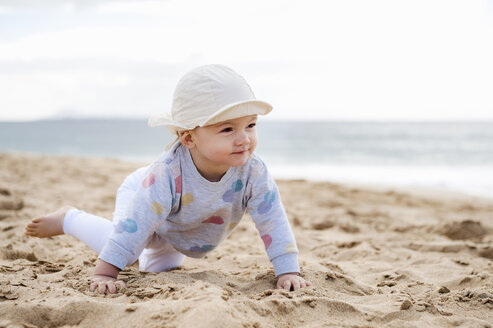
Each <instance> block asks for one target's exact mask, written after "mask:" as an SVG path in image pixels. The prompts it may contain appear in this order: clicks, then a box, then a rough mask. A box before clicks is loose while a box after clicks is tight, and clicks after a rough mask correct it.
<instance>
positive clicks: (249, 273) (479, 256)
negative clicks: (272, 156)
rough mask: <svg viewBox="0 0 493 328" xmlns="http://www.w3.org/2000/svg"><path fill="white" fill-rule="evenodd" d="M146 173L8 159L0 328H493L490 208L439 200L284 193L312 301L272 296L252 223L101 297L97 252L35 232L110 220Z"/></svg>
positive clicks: (296, 295)
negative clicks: (59, 222) (61, 217)
mask: <svg viewBox="0 0 493 328" xmlns="http://www.w3.org/2000/svg"><path fill="white" fill-rule="evenodd" d="M139 165H140V164H139V163H128V162H123V161H119V160H112V159H83V158H73V157H54V156H40V155H29V154H17V153H7V154H0V327H73V326H79V327H256V328H259V327H492V326H493V200H492V199H481V198H474V197H470V196H466V195H460V194H453V193H446V192H438V191H432V190H408V191H403V190H394V189H390V188H383V187H379V188H376V187H375V188H370V187H360V186H345V185H339V184H333V183H324V182H307V181H278V185H279V188H280V191H281V196H282V199H283V201H284V204H285V207H286V211H287V213H288V217H289V220H290V221H291V224H292V226H293V230H294V233H295V235H296V238H297V242H298V246H299V249H300V256H299V258H300V264H301V267H302V273H303V275H304V276H305V277H306V278H307V279H308V280H310V281H311V282H312V283H313V286H312V287H310V288H307V289H302V290H298V291H296V292H286V291H282V290H276V289H274V287H275V281H276V280H275V277H274V274H273V270H272V267H271V264H270V262H269V261H268V259H267V256H266V254H265V251H264V249H263V243H262V241H261V239H260V237H259V236H258V234H257V232H256V230H255V227H254V225H253V222H252V220H251V219H250V218H249V217H245V218H244V220H243V221H242V222H241V224H240V226H239V228H238V230H237V231H235V232H234V233H233V234H232V236H231V237H230V238H228V239H227V240H226V241H225V242H224V243H223V244H222V245H221V246H220V247H218V248H217V249H216V250H214V251H212V252H211V253H210V255H208V256H207V258H205V259H199V260H197V259H189V258H187V259H186V260H185V262H184V264H183V265H182V266H180V267H179V268H177V269H174V270H172V271H169V272H165V273H144V272H139V271H138V269H137V267H136V266H135V265H134V266H132V267H129V268H127V269H126V270H125V271H124V272H122V273H121V278H122V279H123V280H124V281H126V283H127V286H128V287H127V289H126V290H125V291H123V292H120V293H118V294H115V295H98V294H95V293H92V292H90V291H89V282H90V277H91V273H92V270H93V267H94V262H95V261H96V258H97V256H96V254H95V253H94V252H93V251H91V250H90V249H89V248H88V247H87V246H85V245H84V244H82V243H81V242H79V241H77V240H75V239H74V238H72V237H70V236H57V237H50V238H45V239H38V238H33V237H27V236H24V235H23V230H24V226H25V224H26V223H27V222H29V221H30V219H31V218H32V217H34V216H38V215H40V214H43V213H47V212H51V211H53V210H55V209H57V208H58V207H60V206H62V205H65V204H70V205H74V206H77V207H79V208H81V209H84V210H86V211H88V212H91V213H94V214H97V215H100V216H103V217H107V218H111V213H112V209H113V202H114V196H115V191H116V189H117V188H118V186H119V184H120V183H121V181H122V180H123V178H124V177H125V176H126V175H127V174H128V173H130V172H131V171H132V170H134V169H135V168H137V167H139Z"/></svg>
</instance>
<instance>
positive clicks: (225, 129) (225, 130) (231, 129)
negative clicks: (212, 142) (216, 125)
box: [220, 128, 233, 133]
mask: <svg viewBox="0 0 493 328" xmlns="http://www.w3.org/2000/svg"><path fill="white" fill-rule="evenodd" d="M231 131H233V128H224V129H222V130H221V131H220V132H221V133H223V132H231Z"/></svg>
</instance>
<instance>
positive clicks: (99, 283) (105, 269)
mask: <svg viewBox="0 0 493 328" xmlns="http://www.w3.org/2000/svg"><path fill="white" fill-rule="evenodd" d="M119 272H120V269H118V268H117V267H116V266H114V265H112V264H110V263H108V262H105V261H103V260H101V259H98V262H97V263H96V267H95V268H94V273H93V276H92V283H91V286H90V287H89V289H90V290H91V292H92V291H94V290H95V289H96V288H97V289H98V291H99V293H100V294H104V293H105V292H106V288H108V291H109V292H110V293H111V294H114V293H116V289H117V287H120V288H125V283H124V282H123V281H121V280H117V279H116V278H117V277H118V273H119Z"/></svg>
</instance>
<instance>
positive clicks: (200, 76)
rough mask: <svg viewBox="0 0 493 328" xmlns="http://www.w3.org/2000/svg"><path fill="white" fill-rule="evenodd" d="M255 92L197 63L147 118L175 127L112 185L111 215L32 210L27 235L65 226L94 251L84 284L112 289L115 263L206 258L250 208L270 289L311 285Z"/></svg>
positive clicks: (157, 266)
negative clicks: (168, 103)
mask: <svg viewBox="0 0 493 328" xmlns="http://www.w3.org/2000/svg"><path fill="white" fill-rule="evenodd" d="M271 110H272V106H271V105H269V104H268V103H266V102H264V101H260V100H257V99H256V98H255V96H254V94H253V92H252V90H251V89H250V87H249V85H248V84H247V82H246V81H245V79H244V78H243V77H241V76H240V75H238V74H237V73H236V72H234V71H233V70H231V69H230V68H228V67H225V66H222V65H207V66H202V67H198V68H196V69H194V70H192V71H190V72H189V73H187V74H186V75H185V76H184V77H182V79H181V80H180V81H179V82H178V85H177V86H176V89H175V93H174V96H173V104H172V110H171V115H168V114H165V115H162V116H158V117H154V118H151V119H150V120H149V125H150V126H159V125H165V126H166V127H167V128H168V130H169V131H170V132H171V133H172V134H174V135H175V139H174V140H173V142H172V143H170V144H169V145H168V146H167V149H166V151H165V152H164V153H162V154H161V155H160V156H159V157H158V159H157V160H156V161H155V162H154V163H153V164H152V165H150V166H148V167H144V168H141V169H138V170H137V171H135V172H134V173H132V174H131V175H129V176H128V177H127V178H126V179H125V181H124V182H123V184H122V185H121V186H120V188H119V189H118V193H117V196H116V204H115V212H114V216H113V222H110V221H108V220H106V219H104V218H101V217H98V216H95V215H92V214H88V213H86V212H83V211H81V210H79V209H76V208H73V207H69V206H66V207H62V208H60V209H59V210H57V211H55V212H53V213H50V214H47V215H44V216H41V217H38V218H34V219H33V220H32V222H30V223H29V224H27V226H26V229H25V234H26V235H29V236H35V237H49V236H55V235H60V234H69V235H72V236H74V237H76V238H78V239H79V240H81V241H83V242H84V243H86V244H87V245H88V246H89V247H91V248H92V249H94V250H95V251H96V252H97V253H98V254H99V258H98V262H97V263H96V267H95V269H94V274H93V280H92V283H91V285H90V290H91V291H94V290H96V289H97V290H98V291H99V292H100V293H102V294H103V293H105V292H106V291H108V292H109V293H115V292H116V290H117V288H124V287H125V284H124V283H123V281H121V280H117V277H118V273H119V272H120V270H123V269H125V267H126V266H128V265H131V264H132V263H134V262H135V261H136V260H137V259H138V260H139V269H140V270H141V271H149V272H163V271H166V270H169V269H171V268H175V267H177V266H179V265H180V264H181V263H182V262H183V259H184V257H185V255H186V256H190V257H193V258H201V257H204V256H205V255H206V254H207V253H208V252H210V251H212V250H213V249H215V248H216V247H217V246H218V245H219V244H220V243H221V242H222V241H223V240H224V239H226V238H227V237H228V236H229V235H230V234H231V233H232V232H233V231H234V230H235V228H236V227H237V226H238V223H239V222H240V220H241V218H242V217H243V215H244V214H245V211H246V210H248V213H249V214H250V215H251V217H252V218H253V220H254V222H255V225H256V227H257V229H258V231H259V234H260V236H261V239H262V240H263V242H264V245H265V249H266V251H267V254H268V256H269V259H270V260H271V262H272V264H273V266H274V271H275V275H276V277H277V288H283V289H286V290H292V289H293V290H297V289H299V288H304V287H307V286H310V285H311V284H310V282H309V281H306V280H305V279H303V278H302V277H301V276H300V270H299V265H298V258H297V254H298V249H297V247H296V242H295V238H294V235H293V232H292V230H291V227H290V225H289V222H288V219H287V217H286V213H285V211H284V208H283V205H282V203H281V199H280V196H279V191H278V189H277V186H276V184H275V182H274V180H273V178H272V177H271V176H270V174H269V172H268V170H267V167H266V166H265V164H264V163H263V162H262V160H261V159H260V158H259V157H257V156H256V155H255V154H253V152H254V150H255V148H256V146H257V132H256V128H255V126H256V121H257V115H265V114H268V113H269V112H270V111H271Z"/></svg>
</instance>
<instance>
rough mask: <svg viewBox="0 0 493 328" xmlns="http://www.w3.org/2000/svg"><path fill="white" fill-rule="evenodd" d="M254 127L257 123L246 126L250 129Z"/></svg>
mask: <svg viewBox="0 0 493 328" xmlns="http://www.w3.org/2000/svg"><path fill="white" fill-rule="evenodd" d="M256 125H257V123H250V124H248V127H249V128H250V129H251V128H254V127H255V126H256Z"/></svg>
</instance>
